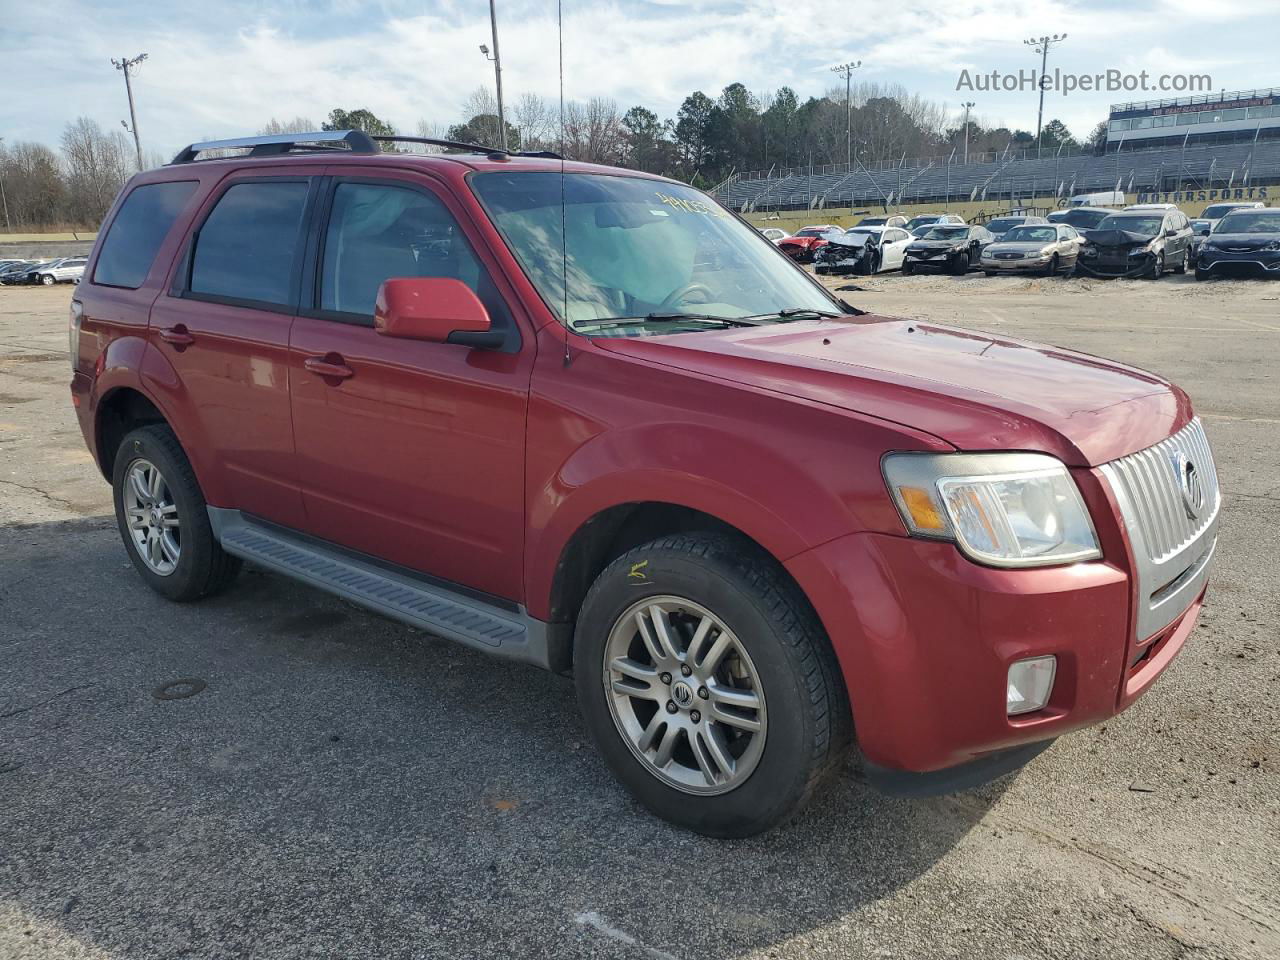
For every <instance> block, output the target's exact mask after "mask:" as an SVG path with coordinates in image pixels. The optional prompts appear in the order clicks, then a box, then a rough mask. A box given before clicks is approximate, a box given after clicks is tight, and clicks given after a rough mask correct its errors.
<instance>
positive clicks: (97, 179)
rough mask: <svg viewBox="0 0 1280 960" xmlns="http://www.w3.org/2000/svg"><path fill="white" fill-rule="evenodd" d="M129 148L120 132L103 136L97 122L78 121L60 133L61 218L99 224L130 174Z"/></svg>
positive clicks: (85, 118) (116, 131)
mask: <svg viewBox="0 0 1280 960" xmlns="http://www.w3.org/2000/svg"><path fill="white" fill-rule="evenodd" d="M131 152H132V145H131V144H130V143H129V142H128V140H127V139H126V138H125V136H124V134H123V133H121V132H120V131H119V130H115V131H112V133H111V134H106V133H103V131H102V128H101V127H99V126H98V124H97V121H95V120H90V119H89V118H88V117H79V118H77V119H76V120H74V121H72V122H71V123H68V124H67V126H66V128H65V129H64V130H63V131H62V156H63V160H64V161H65V163H66V171H67V177H66V199H65V203H66V207H65V210H64V211H63V212H64V215H65V216H66V218H67V219H69V220H71V221H72V222H74V223H98V222H99V221H100V220H101V219H102V218H103V217H104V216H105V215H106V212H107V210H108V208H109V207H110V206H111V201H112V200H113V199H115V195H116V194H117V193H118V192H119V190H120V188H121V187H122V186H123V185H124V183H125V181H126V180H128V179H129V175H130V174H131V173H132V169H133V168H132V164H131V162H130V153H131Z"/></svg>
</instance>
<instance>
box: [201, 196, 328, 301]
mask: <svg viewBox="0 0 1280 960" xmlns="http://www.w3.org/2000/svg"><path fill="white" fill-rule="evenodd" d="M307 189H308V188H307V184H305V183H298V182H291V181H280V182H276V183H237V184H235V185H234V186H232V187H231V188H230V189H229V190H227V192H226V193H224V194H223V195H222V196H221V197H220V198H219V200H218V204H217V206H215V207H214V208H213V212H212V213H211V214H209V218H208V219H207V220H205V222H204V225H203V226H202V227H201V228H200V233H199V236H197V238H196V246H195V253H194V254H193V256H192V260H191V290H192V292H193V293H204V294H210V295H213V296H219V297H229V298H232V299H235V300H260V301H263V302H265V303H281V304H287V303H289V300H290V297H289V289H290V285H291V282H292V278H293V263H294V256H295V254H296V253H297V249H298V240H299V227H300V226H301V224H302V213H303V210H304V208H305V207H306V204H307Z"/></svg>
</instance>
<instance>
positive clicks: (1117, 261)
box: [1076, 209, 1191, 280]
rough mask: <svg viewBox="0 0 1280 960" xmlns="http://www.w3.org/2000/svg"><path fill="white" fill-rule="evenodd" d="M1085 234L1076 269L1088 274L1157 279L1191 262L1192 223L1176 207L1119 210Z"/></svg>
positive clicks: (1179, 269) (1184, 268) (1184, 270)
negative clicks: (1167, 208)
mask: <svg viewBox="0 0 1280 960" xmlns="http://www.w3.org/2000/svg"><path fill="white" fill-rule="evenodd" d="M1084 237H1085V242H1084V245H1083V246H1082V247H1081V248H1080V259H1079V260H1078V261H1077V262H1076V272H1077V273H1083V274H1086V275H1088V276H1093V277H1145V278H1146V279H1148V280H1158V279H1160V277H1162V276H1164V274H1165V273H1166V272H1167V271H1169V270H1172V271H1173V272H1174V273H1186V272H1187V264H1188V263H1190V262H1191V224H1190V222H1189V221H1188V220H1187V216H1186V214H1184V213H1183V212H1182V211H1181V210H1178V209H1171V210H1134V211H1128V210H1126V211H1122V212H1120V213H1116V214H1112V215H1111V216H1109V217H1107V219H1105V220H1103V221H1102V223H1100V224H1098V229H1096V230H1086V231H1085V233H1084Z"/></svg>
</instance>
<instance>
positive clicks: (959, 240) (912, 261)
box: [902, 223, 991, 275]
mask: <svg viewBox="0 0 1280 960" xmlns="http://www.w3.org/2000/svg"><path fill="white" fill-rule="evenodd" d="M990 242H991V234H990V233H989V232H988V231H987V229H986V228H985V227H980V226H977V225H974V226H969V225H967V224H963V223H961V224H955V223H939V224H934V225H933V226H932V227H930V228H929V229H928V230H926V231H925V232H924V233H923V234H921V235H920V236H919V237H917V238H916V239H914V240H912V241H911V243H910V244H909V245H908V246H907V249H906V255H905V257H904V259H903V261H902V272H903V274H904V275H909V274H911V273H912V272H913V271H915V270H918V269H921V268H924V269H932V268H937V269H939V270H947V271H949V272H951V273H967V272H968V271H969V270H972V269H973V268H974V267H976V266H977V265H978V263H979V261H980V260H981V257H982V250H983V248H984V247H986V245H987V244H988V243H990Z"/></svg>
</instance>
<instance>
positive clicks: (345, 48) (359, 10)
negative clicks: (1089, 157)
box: [0, 0, 1280, 155]
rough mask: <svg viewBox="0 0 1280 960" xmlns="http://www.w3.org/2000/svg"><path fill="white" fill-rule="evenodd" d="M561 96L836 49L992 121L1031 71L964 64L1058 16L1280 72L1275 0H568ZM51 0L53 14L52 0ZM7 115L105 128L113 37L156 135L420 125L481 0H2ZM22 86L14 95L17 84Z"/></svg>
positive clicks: (542, 77)
mask: <svg viewBox="0 0 1280 960" xmlns="http://www.w3.org/2000/svg"><path fill="white" fill-rule="evenodd" d="M563 3H564V67H565V96H566V98H567V99H585V98H588V97H591V96H595V95H600V96H606V97H611V98H613V99H614V100H616V101H617V103H618V106H619V108H620V109H621V110H626V109H627V108H628V107H630V106H633V105H635V104H643V105H645V106H647V107H649V108H650V109H653V110H655V111H656V112H657V113H658V114H659V116H661V117H663V118H666V117H669V116H674V114H675V111H676V110H677V109H678V108H679V106H680V102H681V101H682V100H683V99H684V97H685V96H686V95H687V94H689V93H690V92H691V91H693V90H702V91H704V92H706V93H707V94H709V95H711V96H715V95H717V94H718V93H719V92H720V90H721V89H723V88H724V87H725V86H726V85H728V84H730V83H733V82H735V81H740V82H742V83H744V84H745V85H746V86H747V87H748V88H749V89H750V90H752V91H753V92H760V91H765V90H773V89H776V88H778V87H780V86H784V85H786V86H790V87H792V88H793V89H794V90H795V91H796V92H797V94H798V95H799V96H800V98H801V100H802V101H803V100H804V99H805V98H807V97H809V96H813V95H820V94H821V93H822V92H823V91H824V90H826V89H828V88H829V87H831V86H833V85H835V84H837V83H840V82H841V81H839V80H838V79H837V78H836V77H835V76H834V75H833V74H832V73H831V72H830V70H829V68H830V67H831V66H832V65H834V64H839V63H842V62H846V61H852V60H861V61H862V66H861V68H859V69H858V70H857V71H856V72H855V74H854V76H855V79H857V80H863V81H868V82H871V81H875V82H883V83H896V84H901V85H902V86H904V87H906V88H907V89H908V90H909V91H911V92H914V93H918V94H920V95H922V96H924V97H927V98H929V99H931V100H935V101H937V102H941V103H944V104H945V105H946V106H947V107H948V109H949V110H951V111H953V112H954V113H955V115H956V116H957V117H958V116H959V114H960V111H961V107H960V104H961V103H962V102H963V101H966V100H971V101H973V102H974V103H975V104H976V105H975V107H974V110H973V114H974V116H975V117H976V118H978V119H979V120H980V121H981V122H984V124H986V125H992V126H994V125H1007V126H1011V127H1020V128H1024V129H1032V130H1033V129H1034V127H1035V123H1036V107H1037V94H1036V93H1035V91H1034V90H1025V91H1015V92H1003V91H995V92H991V91H982V90H970V89H966V90H957V89H956V87H957V82H958V81H959V79H960V77H961V75H962V71H965V70H968V71H969V72H970V76H971V77H972V76H974V75H976V74H979V73H990V71H992V70H999V71H1001V72H1003V73H1015V72H1016V71H1018V70H1022V69H1028V68H1033V67H1036V66H1038V61H1039V58H1038V57H1037V56H1036V55H1035V54H1034V52H1033V51H1032V50H1031V49H1030V48H1028V47H1027V46H1025V45H1024V43H1023V40H1024V39H1025V38H1027V37H1032V36H1038V35H1041V34H1046V33H1048V34H1053V33H1059V34H1060V33H1065V34H1066V35H1067V39H1066V40H1065V41H1063V42H1062V43H1061V44H1058V45H1055V46H1053V48H1052V52H1051V55H1050V68H1051V69H1052V68H1053V67H1054V66H1057V67H1060V68H1061V69H1062V70H1064V71H1069V72H1072V73H1077V74H1095V73H1098V72H1101V71H1105V70H1108V69H1114V70H1119V71H1122V72H1126V73H1137V72H1139V71H1141V70H1144V69H1145V70H1148V71H1149V72H1150V73H1151V75H1152V77H1153V78H1154V77H1158V76H1160V75H1163V74H1184V73H1200V74H1208V75H1209V76H1210V77H1211V78H1212V87H1211V89H1213V90H1220V89H1227V90H1236V89H1253V88H1257V87H1270V86H1280V64H1276V63H1275V54H1274V46H1275V45H1274V37H1275V31H1276V26H1277V20H1278V19H1280V16H1278V15H1280V4H1278V3H1277V0H1215V2H1212V3H1208V2H1204V0H1129V2H1127V3H1125V4H1123V5H1121V4H1114V3H1104V2H1098V0H1013V2H1010V0H959V2H956V0H946V2H935V0H928V2H926V0H919V2H916V3H912V4H903V3H896V4H889V3H884V2H875V3H869V2H863V0H836V2H828V3H818V4H812V3H807V4H795V3H787V2H778V0H742V2H738V3H727V2H721V0H704V2H699V3H689V2H685V0H590V2H587V0H563ZM497 4H498V30H499V41H500V49H501V52H502V58H503V82H504V92H505V93H506V96H507V99H508V102H511V101H514V100H515V98H516V97H517V96H518V95H519V94H521V93H524V92H532V93H536V94H539V95H542V96H545V97H548V98H551V99H555V98H556V97H557V96H558V87H559V84H558V58H557V36H556V33H557V31H556V4H555V0H497ZM45 13H49V14H50V16H46V15H45ZM0 24H3V26H2V27H0V63H2V64H3V65H4V73H3V76H4V79H5V81H6V82H5V83H4V87H5V88H7V92H8V93H9V94H10V95H8V96H5V97H4V98H3V99H2V100H0V137H3V138H5V139H6V141H7V142H9V143H12V142H14V141H17V140H39V141H42V142H45V143H48V144H50V145H56V144H57V142H58V138H59V136H60V134H61V132H62V128H63V126H64V125H65V124H66V122H67V121H69V120H72V119H74V118H75V117H77V116H80V115H83V116H87V117H90V118H93V119H94V120H97V121H98V122H99V123H100V124H101V125H102V126H103V127H104V128H115V127H118V125H119V123H120V121H121V120H122V119H127V118H128V105H127V102H126V99H125V90H124V83H123V80H122V77H121V75H120V73H119V72H118V71H116V70H115V69H114V68H113V67H112V65H111V60H112V58H116V59H120V58H122V57H133V56H135V55H137V54H139V53H143V52H145V53H147V55H148V59H147V60H146V62H144V63H143V64H141V65H140V66H139V67H138V68H137V71H136V75H135V77H134V96H135V98H136V102H137V109H138V128H139V132H140V134H141V137H142V140H143V147H144V149H145V150H147V151H148V152H150V151H159V152H161V153H163V154H165V155H168V154H171V153H174V152H176V151H177V150H178V149H179V148H180V147H182V146H183V145H185V144H186V143H189V142H191V141H194V140H201V139H205V138H208V137H231V136H243V135H246V134H252V133H254V132H256V131H257V130H258V129H260V128H261V127H262V126H263V125H264V124H265V123H266V122H267V121H268V120H269V119H271V118H272V117H275V118H278V119H281V120H286V119H291V118H293V117H295V116H303V117H308V118H311V119H313V120H315V121H316V122H317V123H319V122H320V121H321V120H323V119H324V118H325V116H326V115H327V114H328V112H329V110H330V109H331V108H333V107H335V106H341V107H344V108H347V109H354V108H358V107H366V108H368V109H370V110H372V111H373V112H374V113H375V114H377V115H378V116H380V117H382V118H383V119H385V120H388V121H389V122H391V123H392V124H394V125H395V126H396V127H397V129H399V130H401V131H404V132H412V131H413V130H414V129H415V128H416V127H417V125H418V122H419V121H420V120H426V121H429V122H432V123H436V124H440V125H442V126H444V125H448V124H450V123H455V122H458V121H459V120H462V119H464V118H463V117H462V116H461V112H462V103H463V100H464V99H465V98H466V97H467V95H468V94H469V93H470V92H471V91H472V90H474V89H475V88H476V87H477V86H479V85H482V84H488V85H491V84H492V83H493V68H492V64H491V63H490V62H489V61H488V60H486V59H485V57H484V56H483V55H482V54H481V52H480V50H479V45H480V44H481V43H488V44H490V46H492V42H491V39H490V31H489V9H488V4H487V2H485V0H418V2H412V3H411V2H401V0H382V2H366V0H311V2H306V0H284V2H272V0H262V2H245V0H227V2H221V0H203V2H197V0H161V2H156V0H96V2H85V0H58V2H57V3H55V4H54V5H53V6H52V7H48V8H40V7H37V8H33V7H32V5H31V4H30V3H29V2H28V0H0ZM15 93H17V94H18V95H12V94H15ZM1173 95H1175V94H1163V93H1160V92H1158V91H1151V92H1147V93H1140V92H1139V93H1124V92H1117V93H1108V92H1087V93H1086V92H1080V91H1076V92H1074V93H1072V94H1070V95H1068V96H1062V95H1061V94H1058V93H1054V92H1050V93H1048V94H1046V98H1045V120H1046V122H1047V121H1048V120H1049V119H1050V118H1051V117H1058V118H1060V119H1062V120H1063V121H1064V122H1065V123H1066V124H1067V125H1068V127H1069V128H1070V129H1071V130H1072V131H1073V132H1074V133H1075V134H1076V136H1077V137H1080V138H1084V137H1085V136H1087V135H1088V133H1089V131H1090V130H1091V129H1092V128H1093V126H1094V125H1095V124H1096V123H1097V122H1098V121H1099V120H1101V119H1104V118H1105V116H1106V113H1107V108H1108V105H1109V104H1111V103H1119V102H1124V101H1130V100H1145V99H1156V98H1160V97H1162V96H1173Z"/></svg>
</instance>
